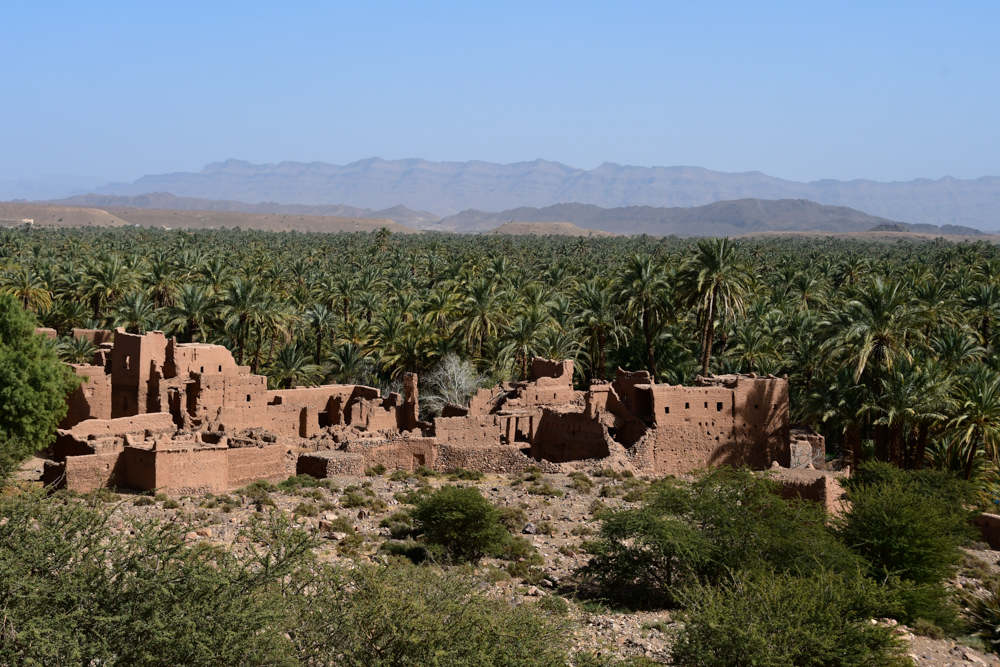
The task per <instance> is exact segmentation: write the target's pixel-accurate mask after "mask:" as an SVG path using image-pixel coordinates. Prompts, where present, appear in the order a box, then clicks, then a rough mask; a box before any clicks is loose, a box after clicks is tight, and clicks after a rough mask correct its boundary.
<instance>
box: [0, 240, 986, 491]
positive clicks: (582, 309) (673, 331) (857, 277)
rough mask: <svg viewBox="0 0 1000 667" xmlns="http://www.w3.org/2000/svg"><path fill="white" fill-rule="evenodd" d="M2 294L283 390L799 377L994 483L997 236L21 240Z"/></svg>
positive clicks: (803, 412) (856, 447) (802, 384)
mask: <svg viewBox="0 0 1000 667" xmlns="http://www.w3.org/2000/svg"><path fill="white" fill-rule="evenodd" d="M0 289H2V290H3V291H5V292H8V293H10V294H12V295H13V296H14V297H15V298H16V299H17V300H18V301H20V303H21V304H22V305H23V306H24V307H25V308H26V309H28V310H30V311H33V312H34V314H35V315H36V317H37V320H38V322H39V324H40V325H42V326H50V327H53V328H55V329H57V330H58V331H59V333H60V334H62V335H63V336H64V337H63V338H62V339H61V342H60V344H59V349H60V354H61V356H62V357H63V359H65V360H66V361H72V362H82V361H86V360H88V359H89V358H90V356H91V355H92V353H93V349H92V348H91V347H90V345H89V344H88V343H87V342H86V341H80V340H72V339H70V338H68V337H66V336H65V334H67V333H68V332H69V331H70V330H71V329H72V328H74V327H94V328H97V327H117V326H120V327H124V328H125V329H126V330H128V331H130V332H133V333H142V332H145V331H149V330H153V329H161V330H164V331H166V332H167V333H168V335H175V336H177V337H178V338H179V339H180V340H181V341H207V342H212V343H219V344H223V345H226V346H227V347H228V348H229V349H230V350H232V351H233V354H234V356H235V358H236V359H237V361H238V362H239V363H241V364H247V365H249V366H250V367H251V369H252V370H253V371H254V372H260V373H264V374H266V375H268V377H269V378H270V382H271V383H272V385H273V386H281V387H292V386H297V385H310V384H317V383H321V382H324V381H337V382H349V383H350V382H363V383H368V384H376V385H383V386H384V385H389V384H392V383H393V382H398V381H399V378H400V377H401V374H402V373H403V372H406V371H415V372H417V373H426V372H427V371H430V370H432V369H434V368H435V367H436V366H437V365H438V364H439V363H440V362H441V360H443V359H445V358H446V357H449V356H451V355H454V356H457V357H460V358H464V359H467V360H470V361H471V362H472V363H474V364H475V366H476V367H477V369H478V371H479V372H480V373H481V374H482V376H483V378H484V381H487V382H492V381H497V380H507V379H517V378H521V377H524V376H525V375H526V374H527V369H528V362H529V360H530V358H531V357H532V356H535V355H541V356H545V357H550V358H556V359H560V358H570V359H574V360H576V362H577V368H578V369H579V371H578V372H579V374H580V377H579V378H577V380H578V382H581V383H582V382H585V381H588V380H593V379H606V378H610V377H612V376H613V373H614V369H615V368H616V367H618V366H620V367H622V368H626V369H639V368H647V369H649V370H651V371H652V372H653V373H654V375H655V377H656V378H657V381H659V382H669V383H685V382H690V381H691V380H692V379H693V378H694V376H695V375H696V374H699V373H700V374H707V373H730V372H744V373H750V372H753V373H758V374H765V373H773V374H776V375H782V374H787V375H788V378H789V382H790V388H791V404H792V410H793V419H794V420H795V421H797V422H801V423H805V424H811V425H813V426H815V427H816V428H817V429H818V430H820V431H821V432H822V433H823V434H824V435H825V436H826V437H827V439H828V442H829V449H831V450H832V451H838V450H840V451H842V452H843V453H844V454H846V455H848V456H849V457H850V458H851V459H852V460H854V461H861V460H864V459H869V458H878V459H880V460H885V461H891V462H894V463H896V464H898V465H900V466H902V467H906V468H920V467H922V466H927V465H931V464H933V465H935V466H938V467H944V468H951V469H954V470H956V471H960V472H961V473H962V474H963V475H964V476H965V477H966V478H971V477H973V476H976V477H977V478H983V481H986V480H988V479H991V477H992V472H991V471H992V470H993V468H994V466H993V465H992V463H991V462H992V461H994V460H995V459H996V457H997V453H998V450H997V443H998V439H1000V380H998V376H997V373H996V369H997V366H998V365H1000V356H998V355H997V340H998V332H997V327H996V326H995V319H996V316H997V314H998V313H1000V253H998V252H997V250H996V249H995V248H994V247H992V246H990V245H988V244H984V243H979V244H963V245H954V244H950V243H946V242H938V243H899V244H895V245H890V244H878V243H867V242H861V241H849V240H831V239H772V240H755V241H741V242H734V241H730V240H725V239H709V240H700V241H695V240H682V239H677V238H668V239H662V240H659V239H652V238H647V237H639V238H612V239H587V238H578V239H557V238H543V239H537V238H531V239H527V238H517V237H482V236H452V235H433V234H431V235H421V236H408V237H399V236H391V235H390V234H389V233H388V232H387V231H386V230H382V232H380V233H377V234H370V235H365V234H338V235H317V234H313V235H303V234H295V233H285V234H269V233H260V232H242V231H204V232H197V233H188V232H177V231H174V232H168V231H159V230H140V229H127V230H103V231H100V230H73V231H39V230H30V231H21V230H18V231H15V230H5V231H3V232H0Z"/></svg>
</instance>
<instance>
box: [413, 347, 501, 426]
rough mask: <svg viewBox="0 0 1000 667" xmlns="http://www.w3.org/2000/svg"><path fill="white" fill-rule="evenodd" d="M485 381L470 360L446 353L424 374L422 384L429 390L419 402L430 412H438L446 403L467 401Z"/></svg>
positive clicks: (462, 403) (463, 402)
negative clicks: (434, 366) (432, 368)
mask: <svg viewBox="0 0 1000 667" xmlns="http://www.w3.org/2000/svg"><path fill="white" fill-rule="evenodd" d="M485 382H486V380H485V378H484V377H483V376H481V375H480V374H479V373H477V372H476V367H475V366H473V365H472V362H470V361H467V360H465V359H462V358H461V357H459V356H458V355H457V354H454V353H450V354H446V355H445V356H444V358H443V359H441V363H439V364H438V365H437V368H435V369H434V370H433V371H431V372H430V373H428V374H427V375H426V376H424V384H425V385H426V386H427V387H428V389H430V391H429V393H427V394H426V395H424V396H421V400H420V402H421V405H423V406H425V407H426V408H427V409H428V410H429V411H430V412H431V413H433V414H440V412H441V409H442V408H444V406H445V404H446V403H455V404H456V405H465V404H466V403H468V402H469V399H470V398H472V395H473V394H475V393H476V390H478V389H479V388H480V387H481V386H483V384H485Z"/></svg>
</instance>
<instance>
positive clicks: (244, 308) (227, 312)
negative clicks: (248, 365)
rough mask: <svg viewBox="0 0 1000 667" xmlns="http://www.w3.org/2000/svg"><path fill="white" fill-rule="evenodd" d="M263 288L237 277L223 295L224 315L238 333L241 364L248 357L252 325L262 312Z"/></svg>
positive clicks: (253, 282) (238, 357) (237, 341)
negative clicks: (248, 341) (248, 340)
mask: <svg viewBox="0 0 1000 667" xmlns="http://www.w3.org/2000/svg"><path fill="white" fill-rule="evenodd" d="M260 302H261V290H260V288H259V287H258V284H257V283H256V282H255V281H251V280H247V279H244V278H237V279H235V280H234V281H233V282H232V283H230V284H229V287H228V288H227V289H226V291H225V293H224V294H223V297H222V304H221V305H222V316H223V318H225V320H226V323H227V324H228V325H230V326H233V327H234V329H235V334H236V350H237V361H236V363H238V364H239V365H240V366H242V365H243V360H244V359H245V358H246V345H247V338H248V337H249V336H250V325H251V323H252V322H253V320H254V319H255V318H256V317H257V316H258V314H259V312H260Z"/></svg>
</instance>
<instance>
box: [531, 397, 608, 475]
mask: <svg viewBox="0 0 1000 667" xmlns="http://www.w3.org/2000/svg"><path fill="white" fill-rule="evenodd" d="M608 441H609V438H608V433H607V430H605V427H604V425H603V424H602V423H601V422H600V421H598V420H596V419H593V418H589V417H588V416H587V414H586V413H584V412H565V411H559V410H552V409H545V410H543V411H542V415H541V419H540V421H539V424H538V429H537V431H536V432H535V437H534V439H533V440H532V445H531V456H532V458H534V459H536V460H538V459H545V460H546V461H552V462H554V463H563V462H566V461H573V460H577V459H596V458H603V457H606V456H608V455H609V454H610V453H611V450H610V443H609V442H608Z"/></svg>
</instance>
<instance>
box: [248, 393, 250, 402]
mask: <svg viewBox="0 0 1000 667" xmlns="http://www.w3.org/2000/svg"><path fill="white" fill-rule="evenodd" d="M249 402H250V394H247V403H249Z"/></svg>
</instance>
